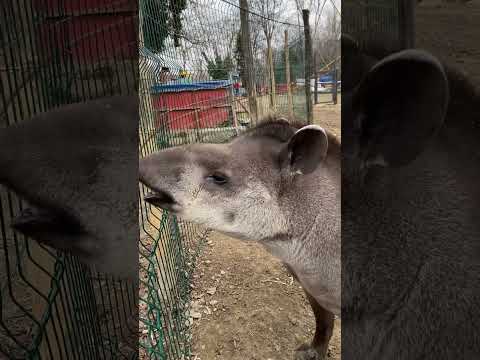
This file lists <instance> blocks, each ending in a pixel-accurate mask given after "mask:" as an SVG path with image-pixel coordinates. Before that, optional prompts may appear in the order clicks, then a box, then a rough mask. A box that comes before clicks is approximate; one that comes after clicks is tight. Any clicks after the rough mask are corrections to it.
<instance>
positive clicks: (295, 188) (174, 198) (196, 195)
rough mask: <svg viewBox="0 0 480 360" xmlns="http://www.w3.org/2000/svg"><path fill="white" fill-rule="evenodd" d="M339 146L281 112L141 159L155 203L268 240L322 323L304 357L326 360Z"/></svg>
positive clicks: (336, 261) (334, 309)
mask: <svg viewBox="0 0 480 360" xmlns="http://www.w3.org/2000/svg"><path fill="white" fill-rule="evenodd" d="M340 158H341V147H340V142H339V141H338V140H337V139H336V138H335V137H334V136H333V135H332V134H330V133H329V132H327V131H325V130H324V129H323V128H321V127H319V126H316V125H306V126H304V125H302V124H301V123H300V122H298V121H294V120H292V119H285V118H282V117H281V116H277V115H273V116H270V117H269V118H266V119H264V120H263V121H261V122H260V123H259V125H257V126H255V127H253V128H251V129H249V130H247V131H245V132H243V133H242V134H240V135H239V136H238V137H235V138H233V139H232V140H231V141H230V142H228V143H226V144H190V145H184V146H178V147H173V148H169V149H165V150H162V151H159V152H156V153H153V154H151V155H149V156H146V157H144V158H142V159H140V163H139V176H140V181H141V182H142V183H143V184H145V185H146V186H147V187H149V188H150V189H151V192H150V193H149V194H147V195H146V196H145V200H146V201H147V202H149V203H150V204H153V205H155V206H158V207H160V208H162V209H165V210H168V211H170V212H171V213H173V214H175V215H177V216H178V217H180V218H181V219H183V220H185V221H189V222H193V223H197V224H202V225H204V226H206V227H208V228H211V229H214V230H216V231H219V232H221V233H224V234H227V235H230V236H232V237H235V238H238V239H242V240H245V241H256V242H258V243H260V244H262V245H263V246H264V247H265V248H266V249H267V250H268V251H270V252H271V253H272V254H273V255H275V256H277V257H278V258H279V259H280V260H281V261H283V262H284V263H285V264H286V265H287V267H288V268H289V269H290V271H291V272H292V273H293V274H294V276H295V277H296V278H297V279H298V280H299V282H300V283H301V285H302V287H303V288H304V290H305V292H306V294H307V298H308V300H309V301H310V303H311V305H312V309H313V312H314V314H315V318H316V333H315V336H314V339H313V341H312V343H311V344H308V345H307V344H305V345H302V346H300V347H299V348H298V350H297V351H296V354H295V357H296V358H297V359H321V358H324V357H325V356H326V353H327V345H328V341H329V339H330V337H331V335H332V329H333V321H334V315H340V309H341V289H340V287H341V278H340V277H341V274H340V271H341V264H340V256H341V243H340V230H341V219H340V200H341V199H340V196H341V189H340V180H341V179H340V176H341V174H340V170H341V169H340Z"/></svg>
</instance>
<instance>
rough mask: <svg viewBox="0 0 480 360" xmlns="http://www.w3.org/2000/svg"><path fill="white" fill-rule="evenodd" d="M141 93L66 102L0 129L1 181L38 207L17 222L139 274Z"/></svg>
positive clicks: (110, 268)
mask: <svg viewBox="0 0 480 360" xmlns="http://www.w3.org/2000/svg"><path fill="white" fill-rule="evenodd" d="M138 123H139V117H138V97H137V96H117V97H111V98H104V99H100V100H95V101H89V102H85V103H78V104H71V105H66V106H63V107H61V108H58V109H55V110H52V111H49V112H45V113H41V114H39V115H37V116H35V117H34V118H32V119H30V120H25V121H22V122H20V123H19V124H18V125H12V126H10V127H7V128H4V129H0V146H1V153H0V183H1V184H2V185H5V186H6V187H8V188H10V189H11V190H14V191H15V192H16V193H17V194H18V195H19V196H20V197H21V198H23V199H24V200H26V201H27V202H28V203H29V205H31V207H29V208H27V209H25V210H24V211H23V213H21V214H18V216H17V218H16V219H14V221H13V224H11V225H13V227H14V228H16V230H18V231H20V232H22V233H24V234H25V235H27V236H29V237H31V238H33V239H35V240H37V241H39V242H41V243H44V244H46V245H49V246H51V247H53V248H55V249H60V250H64V251H67V252H69V253H72V254H74V255H77V256H78V257H79V258H80V259H81V260H83V261H84V262H85V263H86V264H90V265H95V267H96V270H99V271H102V272H105V273H108V274H113V275H116V276H118V277H121V278H124V277H126V278H129V279H133V280H135V281H137V280H138V175H137V169H138Z"/></svg>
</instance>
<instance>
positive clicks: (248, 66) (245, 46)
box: [240, 0, 258, 124]
mask: <svg viewBox="0 0 480 360" xmlns="http://www.w3.org/2000/svg"><path fill="white" fill-rule="evenodd" d="M240 32H241V35H240V36H241V45H242V52H243V58H244V61H245V64H244V69H245V81H246V84H245V86H246V88H247V92H248V104H249V107H250V116H251V121H252V123H253V124H256V123H257V117H258V109H257V94H256V92H257V91H256V88H255V79H254V75H253V74H254V71H253V54H252V46H251V43H250V23H249V20H248V1H247V0H240Z"/></svg>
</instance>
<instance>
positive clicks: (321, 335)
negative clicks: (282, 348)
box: [295, 291, 335, 360]
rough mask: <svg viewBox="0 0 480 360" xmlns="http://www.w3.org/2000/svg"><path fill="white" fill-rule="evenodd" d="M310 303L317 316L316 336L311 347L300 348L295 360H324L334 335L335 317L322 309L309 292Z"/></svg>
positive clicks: (306, 345) (303, 346)
mask: <svg viewBox="0 0 480 360" xmlns="http://www.w3.org/2000/svg"><path fill="white" fill-rule="evenodd" d="M305 294H306V295H307V299H308V302H309V303H310V306H311V307H312V310H313V314H314V315H315V335H314V336H313V341H312V343H311V344H310V345H308V344H304V345H302V346H300V347H299V348H298V349H297V350H296V353H295V360H324V359H326V358H327V354H328V343H329V342H330V338H331V337H332V334H333V324H334V319H335V318H334V315H333V314H332V313H331V312H330V311H328V310H325V309H324V308H323V307H321V306H320V305H319V304H318V302H317V300H315V298H314V297H313V296H311V295H310V294H309V293H308V292H307V291H305Z"/></svg>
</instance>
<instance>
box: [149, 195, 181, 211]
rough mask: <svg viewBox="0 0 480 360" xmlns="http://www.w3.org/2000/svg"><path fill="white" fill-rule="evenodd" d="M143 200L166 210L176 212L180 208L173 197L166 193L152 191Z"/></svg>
mask: <svg viewBox="0 0 480 360" xmlns="http://www.w3.org/2000/svg"><path fill="white" fill-rule="evenodd" d="M143 198H144V200H145V201H146V202H147V203H149V204H151V205H154V206H158V207H159V208H162V209H164V210H168V211H175V210H176V209H177V208H178V203H177V202H176V201H175V199H174V198H173V196H172V195H171V194H169V193H168V192H166V191H162V190H156V191H152V192H149V193H148V194H146V195H145V196H144V197H143Z"/></svg>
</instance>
